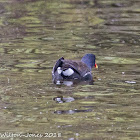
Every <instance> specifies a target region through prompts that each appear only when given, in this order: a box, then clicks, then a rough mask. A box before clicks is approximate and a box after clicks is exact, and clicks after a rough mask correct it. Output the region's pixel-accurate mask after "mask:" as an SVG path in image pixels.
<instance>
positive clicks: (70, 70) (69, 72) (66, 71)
mask: <svg viewBox="0 0 140 140" xmlns="http://www.w3.org/2000/svg"><path fill="white" fill-rule="evenodd" d="M73 73H74V71H73V69H71V68H68V69H67V70H65V71H63V75H64V76H71V75H72V74H73Z"/></svg>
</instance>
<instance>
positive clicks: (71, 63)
mask: <svg viewBox="0 0 140 140" xmlns="http://www.w3.org/2000/svg"><path fill="white" fill-rule="evenodd" d="M93 66H95V67H96V68H98V66H97V64H96V63H95V55H94V54H86V55H84V56H83V57H82V59H81V60H80V61H79V60H65V59H64V58H63V57H61V58H60V59H58V60H57V61H56V63H55V65H54V67H53V70H52V78H53V81H59V82H60V80H75V79H78V80H83V81H88V80H92V79H93V77H92V74H91V70H92V68H93Z"/></svg>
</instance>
